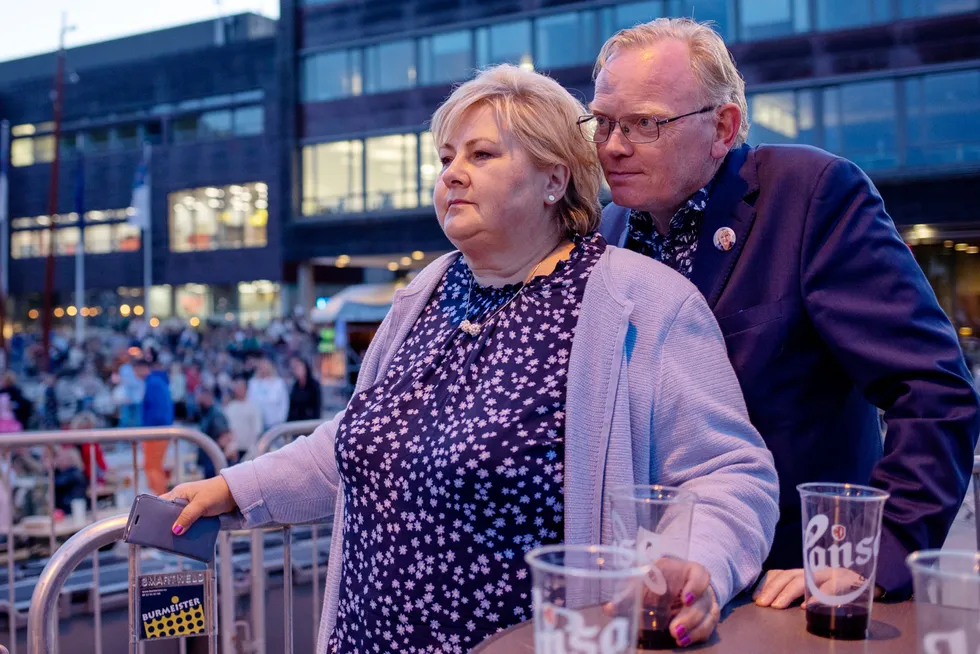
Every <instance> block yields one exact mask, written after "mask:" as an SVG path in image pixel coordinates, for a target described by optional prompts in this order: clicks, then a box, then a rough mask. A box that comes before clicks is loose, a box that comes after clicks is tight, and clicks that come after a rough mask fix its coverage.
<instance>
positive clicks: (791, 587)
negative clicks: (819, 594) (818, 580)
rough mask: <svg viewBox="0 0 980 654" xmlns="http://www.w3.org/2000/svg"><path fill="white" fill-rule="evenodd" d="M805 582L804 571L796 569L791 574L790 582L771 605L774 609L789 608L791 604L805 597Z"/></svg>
mask: <svg viewBox="0 0 980 654" xmlns="http://www.w3.org/2000/svg"><path fill="white" fill-rule="evenodd" d="M804 583H805V582H804V580H803V571H802V570H794V571H793V574H791V575H790V579H789V581H788V583H787V584H786V585H785V586H783V589H782V590H781V591H780V592H779V595H777V596H776V599H775V600H773V602H772V604H771V605H770V606H772V608H774V609H785V608H789V605H790V604H792V603H793V602H795V601H796V600H798V599H800V598H801V597H803V586H804Z"/></svg>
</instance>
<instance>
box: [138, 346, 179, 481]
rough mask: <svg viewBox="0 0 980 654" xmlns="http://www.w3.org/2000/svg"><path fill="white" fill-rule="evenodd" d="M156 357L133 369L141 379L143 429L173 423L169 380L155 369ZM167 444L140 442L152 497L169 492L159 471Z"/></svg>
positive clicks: (165, 476)
mask: <svg viewBox="0 0 980 654" xmlns="http://www.w3.org/2000/svg"><path fill="white" fill-rule="evenodd" d="M155 364H156V358H155V357H153V356H152V354H151V355H149V356H148V357H147V358H143V359H139V360H138V361H137V362H136V364H135V365H134V366H133V370H134V372H135V373H136V376H137V377H139V378H140V379H142V380H143V383H144V390H143V416H142V425H143V426H144V427H169V426H170V425H172V424H174V403H173V401H171V399H170V381H169V380H168V379H167V373H165V372H164V371H162V370H157V369H156V366H155ZM169 443H170V441H165V440H161V441H143V469H144V470H145V472H146V483H147V484H148V485H149V486H150V490H152V491H153V493H154V494H155V495H163V494H164V493H166V492H167V490H169V488H168V483H167V482H168V479H167V473H166V471H165V470H164V469H163V462H164V459H166V458H167V447H168V445H169Z"/></svg>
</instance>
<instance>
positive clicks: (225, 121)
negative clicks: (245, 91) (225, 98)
mask: <svg viewBox="0 0 980 654" xmlns="http://www.w3.org/2000/svg"><path fill="white" fill-rule="evenodd" d="M197 130H198V137H199V138H202V139H213V138H228V137H229V136H231V135H232V119H231V110H230V109H221V110H218V111H205V112H204V113H202V114H201V115H200V116H199V117H198V121H197Z"/></svg>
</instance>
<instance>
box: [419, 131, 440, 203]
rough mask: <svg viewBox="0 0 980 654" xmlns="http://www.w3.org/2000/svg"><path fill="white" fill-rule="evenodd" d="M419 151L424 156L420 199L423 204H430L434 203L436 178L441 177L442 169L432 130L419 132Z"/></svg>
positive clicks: (420, 171) (420, 170) (420, 172)
mask: <svg viewBox="0 0 980 654" xmlns="http://www.w3.org/2000/svg"><path fill="white" fill-rule="evenodd" d="M419 152H420V153H421V158H422V164H421V165H420V166H419V177H420V179H421V181H422V188H421V192H420V194H421V198H420V199H421V202H422V206H428V205H431V204H432V192H433V191H434V190H435V187H436V180H438V179H439V171H440V170H441V169H442V162H440V161H439V151H438V150H436V144H435V141H434V140H433V138H432V132H422V133H421V134H419Z"/></svg>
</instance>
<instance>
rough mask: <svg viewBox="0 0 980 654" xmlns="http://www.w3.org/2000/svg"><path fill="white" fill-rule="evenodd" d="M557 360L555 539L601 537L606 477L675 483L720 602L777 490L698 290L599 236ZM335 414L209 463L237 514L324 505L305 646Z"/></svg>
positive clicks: (432, 280) (384, 359)
mask: <svg viewBox="0 0 980 654" xmlns="http://www.w3.org/2000/svg"><path fill="white" fill-rule="evenodd" d="M456 256H458V255H457V253H450V254H448V255H445V256H443V257H441V258H440V259H438V260H436V261H434V262H433V263H432V264H430V265H429V266H428V267H426V268H425V270H423V271H422V272H421V273H419V275H418V277H417V278H416V279H415V280H413V282H412V283H411V284H409V285H408V286H407V287H406V288H404V289H402V290H400V291H398V292H397V293H396V294H395V298H394V300H393V302H392V307H391V311H390V312H389V314H388V316H387V318H385V321H384V323H383V324H382V325H381V328H380V329H379V330H378V333H377V335H376V336H375V338H374V341H373V343H372V344H371V347H370V348H369V350H368V353H367V355H366V357H365V359H364V362H363V365H362V366H361V370H360V374H359V377H358V383H357V391H356V392H360V391H362V390H364V389H366V388H369V387H370V386H372V385H374V384H375V382H376V380H378V379H379V378H380V377H381V376H382V375H383V374H384V372H385V370H386V368H387V365H388V362H389V361H390V360H391V357H392V356H393V355H394V353H395V351H396V350H397V349H398V346H399V345H400V344H401V342H402V341H403V340H404V339H405V338H406V336H407V335H408V333H409V330H410V329H411V328H412V326H413V325H414V324H415V321H416V319H417V318H418V317H419V315H420V314H421V312H422V310H423V308H424V307H425V305H426V302H427V301H428V299H429V296H430V295H431V294H432V292H433V290H434V289H435V288H436V286H437V285H438V283H439V280H440V279H441V278H442V276H443V273H445V271H446V269H447V268H448V267H449V265H450V264H451V263H452V262H453V261H454V260H455V258H456ZM568 366H569V368H568V389H567V400H566V404H567V412H568V415H567V425H566V430H565V489H564V492H565V542H566V543H600V542H602V543H608V542H610V541H611V536H612V526H611V523H610V519H609V515H608V513H609V512H608V511H605V512H604V511H603V510H602V507H603V498H604V496H605V495H606V493H607V492H608V491H609V490H611V489H613V488H616V487H617V486H622V485H628V484H646V483H660V484H667V485H672V486H683V487H684V488H686V489H689V490H691V491H693V492H695V493H697V495H698V496H699V498H700V502H699V503H698V505H697V507H696V509H695V516H694V522H693V525H692V530H691V531H692V533H691V558H692V559H693V560H695V561H697V562H699V563H701V564H702V565H704V566H705V567H706V568H707V569H708V570H709V572H710V573H711V583H712V586H713V588H714V590H715V593H716V594H717V596H718V601H719V603H720V604H721V605H724V604H725V603H727V602H728V601H729V600H730V599H731V598H732V597H733V596H734V595H735V594H736V593H738V592H739V591H741V590H742V589H744V588H745V587H746V586H748V585H749V584H750V583H751V582H753V581H754V580H755V578H756V577H757V576H758V574H759V571H760V569H761V566H762V562H763V560H764V559H765V557H766V556H767V554H768V552H769V547H770V545H771V543H772V538H773V531H774V529H775V524H776V519H777V513H778V503H777V500H778V497H777V496H778V492H779V490H778V483H777V479H776V470H775V468H774V467H773V460H772V455H771V454H770V453H769V451H768V450H767V449H765V446H764V444H763V442H762V439H761V438H760V437H759V434H758V433H757V432H756V430H755V429H754V428H753V427H752V425H751V424H750V423H749V418H748V414H747V412H746V409H745V403H744V400H743V399H742V392H741V389H740V388H739V386H738V381H737V380H736V378H735V373H734V372H733V371H732V367H731V364H730V363H729V361H728V356H727V353H726V350H725V343H724V340H723V339H722V335H721V332H720V330H719V329H718V325H717V323H716V322H715V318H714V316H713V315H712V313H711V310H710V309H709V308H708V305H707V303H706V302H705V300H704V298H703V297H702V296H701V294H700V293H698V291H697V289H696V288H695V287H694V286H693V285H692V284H690V283H689V282H688V281H687V280H685V279H684V278H683V277H681V276H680V275H678V274H677V273H675V272H674V271H673V270H670V269H669V268H667V267H666V266H663V265H661V264H659V263H656V262H654V261H652V260H651V259H649V258H647V257H643V256H640V255H638V254H635V253H633V252H629V251H627V250H623V249H620V248H616V247H612V246H610V247H609V248H608V249H607V250H606V252H605V253H604V254H603V255H602V257H601V258H600V259H599V262H598V264H597V265H596V266H595V268H594V269H593V271H592V274H591V276H590V277H589V280H588V282H587V284H586V287H585V294H584V297H583V300H582V306H581V313H580V315H579V320H578V326H577V327H576V331H575V338H574V340H573V342H572V350H571V355H570V358H569V364H568ZM342 419H343V412H341V413H340V414H338V415H337V416H336V417H334V418H333V419H332V420H330V421H329V422H327V423H325V424H323V425H321V426H320V427H319V428H318V429H317V430H316V431H315V432H314V433H313V434H312V435H310V436H308V437H303V438H300V439H297V440H296V441H295V442H293V443H291V444H290V445H288V446H286V447H284V448H282V449H281V450H278V451H276V452H272V453H269V454H266V455H264V456H262V457H259V458H258V459H256V460H254V461H250V462H246V463H243V464H240V465H237V466H234V467H231V468H227V469H225V470H223V471H222V472H221V474H222V475H223V476H224V478H225V480H226V481H227V482H228V486H229V487H230V488H231V492H232V494H233V495H234V497H235V501H236V503H237V504H238V506H239V508H240V510H241V512H242V517H243V518H244V523H245V525H246V526H248V527H256V526H260V525H264V524H269V523H281V524H288V523H298V522H311V521H317V520H324V519H326V518H328V517H329V516H331V515H333V517H334V527H333V540H332V543H331V547H330V560H329V563H328V571H327V582H326V601H325V602H324V606H323V617H322V621H321V627H320V635H319V639H318V643H317V653H318V654H325V652H326V643H327V640H328V637H329V634H330V633H331V632H332V630H333V627H334V623H335V621H336V617H337V603H338V600H339V597H338V596H339V593H340V577H341V559H342V553H343V506H344V493H343V487H342V485H341V483H340V478H339V475H338V472H337V462H336V459H335V458H334V436H335V434H336V431H337V427H338V425H339V424H340V421H341V420H342Z"/></svg>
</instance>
